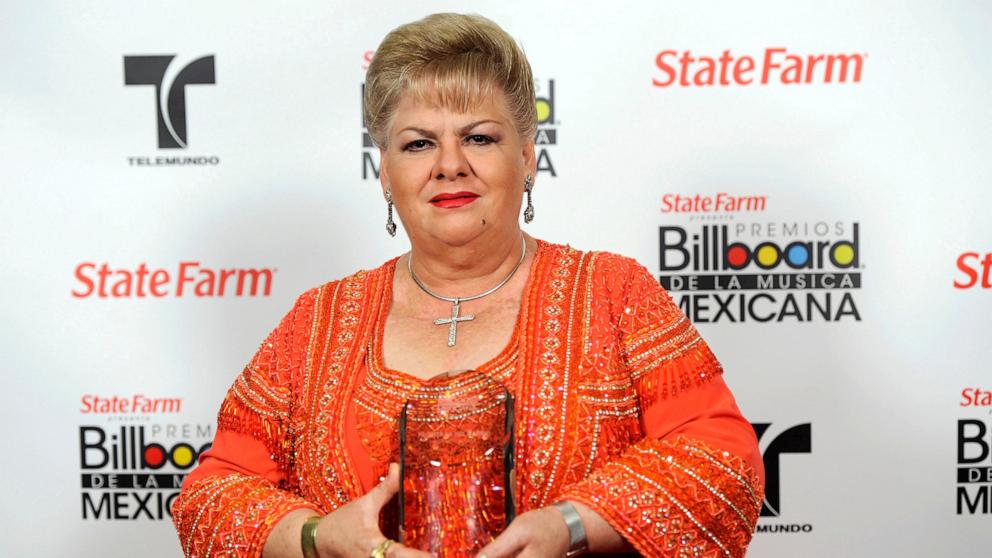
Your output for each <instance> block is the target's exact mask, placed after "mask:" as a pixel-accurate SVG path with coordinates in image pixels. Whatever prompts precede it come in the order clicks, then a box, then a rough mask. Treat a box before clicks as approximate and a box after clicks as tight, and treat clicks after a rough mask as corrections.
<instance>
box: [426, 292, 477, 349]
mask: <svg viewBox="0 0 992 558" xmlns="http://www.w3.org/2000/svg"><path fill="white" fill-rule="evenodd" d="M459 308H460V307H459V306H458V299H457V298H456V299H455V303H454V305H453V306H452V307H451V317H450V318H438V319H436V320H434V325H447V326H448V346H449V347H454V346H455V340H456V338H457V337H458V322H467V321H469V320H474V319H475V316H474V315H472V314H468V315H465V316H459V315H458V310H459Z"/></svg>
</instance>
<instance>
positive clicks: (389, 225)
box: [386, 190, 396, 236]
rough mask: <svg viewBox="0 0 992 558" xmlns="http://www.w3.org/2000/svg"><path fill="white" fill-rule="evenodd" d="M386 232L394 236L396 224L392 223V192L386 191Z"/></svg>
mask: <svg viewBox="0 0 992 558" xmlns="http://www.w3.org/2000/svg"><path fill="white" fill-rule="evenodd" d="M386 232H387V233H389V236H396V223H394V222H393V192H392V191H391V190H386Z"/></svg>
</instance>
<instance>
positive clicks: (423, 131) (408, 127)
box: [397, 118, 502, 140]
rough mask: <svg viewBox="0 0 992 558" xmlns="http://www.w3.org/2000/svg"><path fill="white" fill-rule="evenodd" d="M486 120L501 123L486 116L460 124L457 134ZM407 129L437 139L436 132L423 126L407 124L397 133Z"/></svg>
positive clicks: (465, 131)
mask: <svg viewBox="0 0 992 558" xmlns="http://www.w3.org/2000/svg"><path fill="white" fill-rule="evenodd" d="M487 122H492V123H493V124H499V125H502V123H501V122H499V121H498V120H493V119H491V118H487V119H484V120H476V121H475V122H471V123H469V124H466V125H465V126H462V127H461V128H460V129H459V130H458V134H459V135H464V134H467V133H469V132H470V131H471V130H472V128H475V127H476V126H478V125H479V124H485V123H487ZM407 130H410V131H413V132H417V133H418V134H420V135H422V136H424V137H428V138H430V139H435V140H436V139H437V134H436V133H434V132H432V131H430V130H425V129H423V128H417V127H416V126H407V127H406V128H403V129H402V130H400V131H399V132H397V134H402V133H403V132H406V131H407Z"/></svg>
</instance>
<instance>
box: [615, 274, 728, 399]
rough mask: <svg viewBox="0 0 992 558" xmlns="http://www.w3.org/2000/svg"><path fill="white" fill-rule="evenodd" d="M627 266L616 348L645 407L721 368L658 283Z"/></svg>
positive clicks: (702, 381) (699, 383)
mask: <svg viewBox="0 0 992 558" xmlns="http://www.w3.org/2000/svg"><path fill="white" fill-rule="evenodd" d="M631 267H632V274H631V277H630V279H629V284H628V290H627V295H626V305H625V307H624V310H623V314H622V315H621V317H620V326H619V329H620V335H621V339H620V350H621V354H622V356H623V359H624V362H625V363H626V366H627V369H628V370H629V372H630V375H631V379H632V380H633V381H634V382H635V384H636V385H637V392H638V394H639V397H640V401H641V407H642V408H645V407H649V406H651V405H653V404H654V403H656V402H657V401H664V400H666V399H668V398H670V397H677V396H678V395H679V394H681V393H683V392H685V391H686V390H689V389H692V388H694V387H699V386H702V385H703V384H705V383H706V382H708V381H710V380H712V379H713V378H714V377H715V376H717V375H719V374H722V373H723V368H722V367H721V366H720V362H719V361H718V360H717V359H716V357H715V356H714V355H713V352H712V351H711V350H710V348H709V346H708V345H707V344H706V342H705V341H703V338H702V337H701V336H700V335H699V332H698V331H696V328H695V326H693V325H692V322H690V321H689V319H688V318H687V317H686V316H685V314H684V313H682V311H681V310H680V309H679V307H678V306H676V305H675V302H674V301H673V300H672V297H671V296H670V295H669V294H668V292H667V291H665V289H663V288H662V287H661V285H660V284H659V283H658V280H657V279H656V278H654V277H652V276H651V275H650V274H649V273H648V271H647V269H645V268H644V267H643V266H641V265H640V264H638V263H636V262H633V261H632V262H631Z"/></svg>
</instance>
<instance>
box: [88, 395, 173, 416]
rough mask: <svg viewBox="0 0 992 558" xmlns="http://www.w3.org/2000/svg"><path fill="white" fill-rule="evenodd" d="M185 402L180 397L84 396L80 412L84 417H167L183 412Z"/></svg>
mask: <svg viewBox="0 0 992 558" xmlns="http://www.w3.org/2000/svg"><path fill="white" fill-rule="evenodd" d="M182 408H183V400H182V399H181V398H179V397H148V396H147V395H145V394H143V393H135V394H134V395H130V396H120V395H111V396H101V395H97V394H86V395H83V397H82V399H81V401H80V407H79V412H80V413H82V414H84V415H114V416H118V417H123V416H126V415H159V414H162V415H167V414H176V413H179V412H181V411H182Z"/></svg>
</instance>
